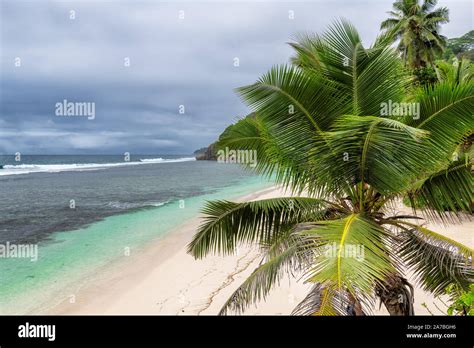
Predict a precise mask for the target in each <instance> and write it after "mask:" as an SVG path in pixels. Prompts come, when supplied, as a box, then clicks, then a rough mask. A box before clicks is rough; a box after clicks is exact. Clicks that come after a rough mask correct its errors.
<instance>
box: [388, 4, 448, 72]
mask: <svg viewBox="0 0 474 348" xmlns="http://www.w3.org/2000/svg"><path fill="white" fill-rule="evenodd" d="M437 3H438V0H421V1H420V0H397V1H395V2H394V3H393V11H390V12H389V14H390V15H391V17H390V18H389V19H387V20H385V21H383V22H382V24H381V29H385V30H387V31H390V30H394V31H395V33H394V34H395V35H394V41H397V40H400V42H399V44H398V50H399V51H400V52H401V54H402V58H403V60H404V62H405V64H407V65H408V66H410V67H412V68H415V69H416V68H421V67H424V66H427V65H433V63H434V61H435V59H436V57H437V56H439V55H440V54H441V53H442V52H443V49H444V46H445V45H446V38H445V37H444V36H442V35H441V34H440V25H441V24H444V23H447V22H449V10H448V9H447V8H446V7H440V8H437V9H434V7H435V6H436V4H437Z"/></svg>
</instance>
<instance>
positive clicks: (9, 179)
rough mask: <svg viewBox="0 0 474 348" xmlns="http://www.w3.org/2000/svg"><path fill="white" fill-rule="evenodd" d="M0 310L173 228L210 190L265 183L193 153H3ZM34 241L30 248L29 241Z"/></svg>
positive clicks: (8, 310)
mask: <svg viewBox="0 0 474 348" xmlns="http://www.w3.org/2000/svg"><path fill="white" fill-rule="evenodd" d="M0 165H3V169H0V188H1V189H0V192H1V199H0V246H1V245H4V246H5V245H7V244H10V245H17V246H19V245H24V246H35V247H36V248H37V260H33V259H32V258H31V257H29V258H28V257H11V255H9V257H0V314H23V313H36V312H38V311H40V310H41V308H42V306H43V304H45V303H47V302H48V301H49V300H50V299H51V297H52V295H53V294H54V297H56V298H61V297H65V296H68V293H69V292H71V291H74V290H73V289H71V286H77V284H78V282H80V280H81V279H86V278H87V277H90V276H91V275H93V274H94V273H95V272H96V271H97V270H98V269H100V268H102V267H104V266H106V265H107V264H108V263H110V262H113V261H114V260H115V259H118V258H121V257H123V255H124V252H127V251H128V252H133V250H137V249H139V248H141V247H143V246H144V245H146V243H147V242H149V241H151V240H154V239H156V238H160V237H162V236H164V235H166V234H167V233H172V231H173V228H174V227H176V226H178V225H179V224H181V223H183V222H185V221H186V220H188V219H190V218H192V217H194V216H196V215H197V214H198V212H199V210H200V209H201V208H202V206H203V204H204V202H205V201H206V200H210V199H231V198H235V197H238V196H241V195H245V194H249V193H252V192H255V191H257V190H259V189H263V188H266V187H269V186H271V185H272V183H271V182H270V181H268V180H266V179H263V178H261V177H259V176H257V175H255V174H252V173H251V172H248V171H246V170H244V169H242V168H241V167H239V166H238V165H233V164H221V163H217V162H212V161H195V160H194V158H193V157H191V156H166V155H151V156H150V155H146V156H145V155H141V156H140V155H134V156H130V158H129V160H128V161H124V156H109V155H105V156H97V155H94V156H22V157H21V162H18V161H15V157H14V156H0ZM31 250H33V249H31Z"/></svg>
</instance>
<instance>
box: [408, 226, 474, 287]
mask: <svg viewBox="0 0 474 348" xmlns="http://www.w3.org/2000/svg"><path fill="white" fill-rule="evenodd" d="M408 226H409V227H410V229H405V230H404V231H403V232H402V233H401V235H400V237H401V238H402V242H401V244H400V257H401V258H402V259H403V260H404V261H405V263H406V264H407V265H408V267H410V268H411V269H412V270H413V271H414V273H415V276H416V279H417V280H418V281H419V282H420V283H421V284H422V285H423V288H424V289H425V290H426V291H429V292H431V293H433V294H434V295H441V294H443V293H444V291H445V289H446V287H447V286H448V285H450V284H456V285H457V286H459V287H461V288H462V289H468V287H469V284H470V283H472V282H473V281H474V278H473V277H474V270H473V268H472V266H471V263H472V257H473V255H474V250H472V249H471V248H469V247H467V246H464V245H462V244H461V243H458V242H456V241H454V240H452V239H450V238H447V237H445V236H443V235H440V234H438V233H436V232H434V231H431V230H429V229H427V228H425V227H422V226H416V227H414V228H411V227H413V225H412V224H410V225H408Z"/></svg>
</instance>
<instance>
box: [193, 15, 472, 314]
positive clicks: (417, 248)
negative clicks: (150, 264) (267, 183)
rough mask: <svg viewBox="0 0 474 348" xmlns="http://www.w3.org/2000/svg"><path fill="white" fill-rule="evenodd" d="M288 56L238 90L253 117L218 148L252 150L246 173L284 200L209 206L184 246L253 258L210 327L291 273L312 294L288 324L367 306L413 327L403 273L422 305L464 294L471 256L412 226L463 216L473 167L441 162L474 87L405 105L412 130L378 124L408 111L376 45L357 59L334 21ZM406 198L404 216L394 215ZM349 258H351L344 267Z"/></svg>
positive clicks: (460, 131)
mask: <svg viewBox="0 0 474 348" xmlns="http://www.w3.org/2000/svg"><path fill="white" fill-rule="evenodd" d="M291 46H292V47H293V48H294V49H295V51H296V55H295V56H294V57H293V59H292V64H291V65H283V66H275V67H273V68H272V69H271V70H270V71H269V72H268V73H266V74H265V75H263V76H262V77H261V78H260V79H259V80H258V81H257V82H256V83H254V84H252V85H249V86H245V87H241V88H239V89H238V92H239V93H240V95H241V96H242V98H243V100H244V101H245V102H247V103H248V105H249V106H250V107H251V108H252V109H253V111H254V112H255V113H254V114H253V116H252V117H246V118H243V119H241V120H239V121H238V122H237V123H236V124H234V125H233V126H231V127H229V128H228V129H227V130H226V131H225V132H224V133H223V134H222V136H221V138H220V140H219V144H218V146H228V147H231V148H234V149H248V150H256V151H257V154H258V163H257V165H256V166H255V167H254V168H250V169H253V170H255V171H256V172H257V173H261V174H265V175H268V176H270V177H272V178H274V179H275V180H276V182H277V183H279V184H281V185H283V186H284V187H285V188H287V189H288V190H290V191H291V192H292V194H293V196H292V197H280V198H275V199H263V200H258V201H251V202H244V203H235V202H230V201H212V202H208V203H207V205H206V206H205V208H204V209H203V213H204V214H205V217H204V220H203V224H202V225H201V226H200V228H199V230H198V232H197V233H196V235H195V236H194V237H193V239H192V241H191V243H190V244H189V246H188V251H189V253H191V254H192V255H193V256H194V257H196V258H202V257H204V256H206V255H207V254H209V253H213V252H215V253H221V254H224V255H226V254H230V253H233V252H234V251H235V250H236V247H237V246H238V245H239V244H240V243H244V244H250V245H256V246H258V247H259V248H260V249H261V251H262V255H263V256H262V261H261V263H260V265H259V266H258V267H257V268H256V269H255V271H254V272H253V273H252V274H251V275H250V277H249V278H248V279H247V280H246V281H245V282H244V283H243V284H241V286H240V287H239V288H238V289H237V290H236V291H235V292H234V293H233V294H232V296H231V297H230V298H229V300H228V301H227V302H226V303H225V305H224V306H223V308H222V310H221V314H225V313H227V312H228V311H236V312H242V311H244V310H245V309H246V308H247V307H248V306H249V305H251V304H255V303H257V302H258V301H259V300H261V299H263V298H265V297H266V296H267V294H268V293H269V291H270V290H271V289H272V288H273V287H274V286H275V285H277V284H278V282H279V281H280V280H281V279H282V276H284V275H285V274H290V275H291V274H301V273H298V272H302V274H304V275H305V279H306V281H307V282H310V283H313V284H314V287H313V289H312V291H311V292H310V293H309V294H308V296H307V298H306V299H305V300H304V301H303V302H302V303H300V304H299V305H298V306H297V307H296V308H295V312H294V313H296V314H319V315H333V314H351V315H362V314H364V313H366V312H368V311H370V308H371V307H372V305H373V304H374V301H375V300H376V299H377V298H379V299H380V300H381V301H382V303H383V304H384V305H385V307H386V308H387V309H388V311H389V312H390V313H391V314H406V315H408V314H413V291H412V286H411V284H409V283H408V281H407V280H406V277H405V269H406V268H408V269H411V270H412V271H414V272H415V274H416V275H417V277H418V279H419V281H420V282H421V283H422V284H423V286H424V288H425V289H426V290H427V291H430V292H432V293H433V294H441V293H442V292H443V291H444V289H445V287H446V286H447V285H448V284H453V283H454V284H456V286H459V288H460V289H466V287H467V286H468V284H469V282H470V279H471V277H472V275H473V274H472V269H471V268H470V263H471V262H472V256H473V250H472V249H470V248H468V247H466V246H464V245H462V244H460V243H458V242H456V241H454V240H451V239H449V238H447V237H445V236H443V235H441V234H438V233H436V232H434V231H431V230H429V229H428V228H427V227H426V226H425V225H424V221H423V220H422V219H421V217H420V216H419V214H418V213H421V214H423V216H428V217H430V218H436V219H440V220H442V221H444V222H445V223H451V222H455V221H458V220H460V219H462V218H463V217H464V216H465V215H464V214H462V213H459V209H462V210H464V211H469V212H470V210H471V202H472V201H473V197H474V193H473V189H472V188H473V185H472V184H473V182H472V176H471V173H470V166H471V164H470V163H466V162H465V161H464V159H462V158H457V159H455V160H453V156H452V154H453V152H454V151H455V150H456V147H457V146H458V145H459V144H462V143H463V141H464V140H465V138H466V137H467V136H468V135H469V134H470V132H472V130H473V128H474V124H473V123H474V121H473V117H472V110H473V107H474V84H473V83H472V82H467V83H463V84H459V85H456V86H452V85H447V84H444V83H440V84H438V85H436V86H435V87H434V88H431V89H426V90H423V93H420V92H418V93H414V94H413V95H412V94H409V98H411V101H413V102H415V103H419V105H420V113H419V115H418V116H419V117H410V116H404V117H401V118H400V117H396V116H387V117H379V115H380V109H381V104H382V103H386V102H388V101H392V102H402V101H406V100H407V98H408V96H407V94H408V92H407V91H409V88H410V82H411V80H410V77H409V75H407V73H406V71H405V70H404V68H403V65H402V63H401V61H400V59H399V58H398V56H397V53H396V52H395V51H394V50H393V49H392V48H390V47H389V43H388V41H387V38H386V37H383V36H382V37H380V38H379V39H378V40H377V41H376V42H375V44H374V45H373V46H372V47H370V48H364V47H363V45H362V43H361V40H360V37H359V34H358V33H357V31H356V29H355V28H354V27H353V26H352V25H351V24H349V23H348V22H346V21H343V20H342V21H338V22H336V23H335V24H334V25H332V26H331V27H330V28H329V29H328V30H327V32H326V33H324V34H323V35H321V36H319V35H316V36H302V37H299V38H298V40H297V41H296V42H293V43H291ZM454 119H456V122H453V120H454ZM404 197H409V199H411V200H412V202H414V204H413V205H412V206H413V214H409V215H406V214H399V213H397V211H396V208H395V206H396V204H397V202H398V201H399V200H400V199H402V198H404ZM415 200H416V204H415ZM420 205H421V206H422V208H418V207H419V206H420ZM446 205H449V206H452V207H456V209H452V210H450V211H446V210H445V206H446ZM354 248H355V249H357V250H362V251H363V257H351V255H349V254H350V253H348V251H351V250H354Z"/></svg>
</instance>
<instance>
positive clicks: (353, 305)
mask: <svg viewBox="0 0 474 348" xmlns="http://www.w3.org/2000/svg"><path fill="white" fill-rule="evenodd" d="M347 299H348V300H349V305H348V306H347V315H356V316H360V315H365V313H364V311H363V310H362V304H361V303H360V301H359V300H358V299H357V298H356V297H355V296H354V295H352V294H351V293H350V292H349V291H347Z"/></svg>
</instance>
